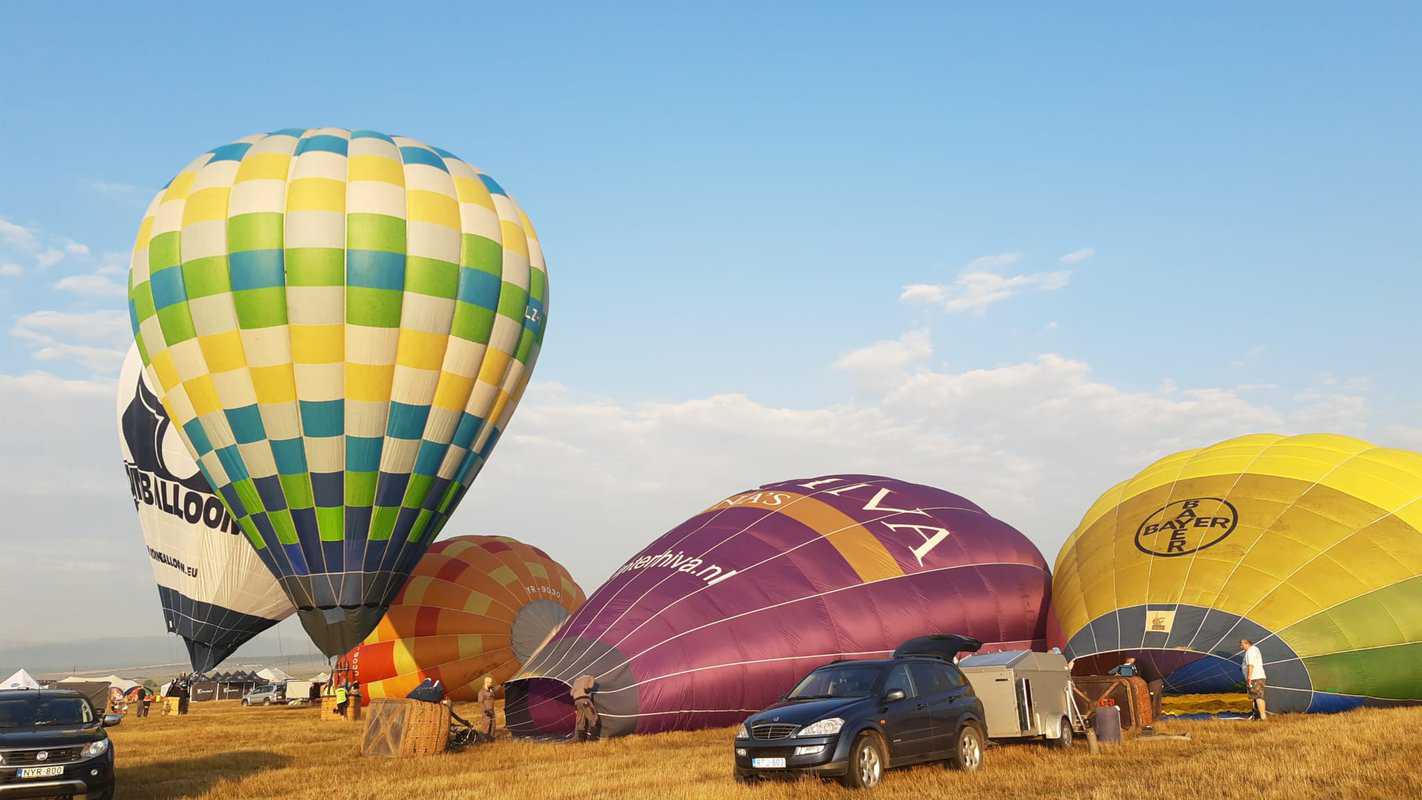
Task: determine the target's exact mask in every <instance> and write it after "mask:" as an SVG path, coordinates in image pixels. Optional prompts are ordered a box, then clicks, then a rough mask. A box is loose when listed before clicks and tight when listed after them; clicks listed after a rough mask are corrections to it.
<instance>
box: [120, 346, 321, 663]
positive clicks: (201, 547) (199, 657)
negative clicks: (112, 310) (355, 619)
mask: <svg viewBox="0 0 1422 800" xmlns="http://www.w3.org/2000/svg"><path fill="white" fill-rule="evenodd" d="M142 367H143V365H142V364H141V363H139V359H138V350H137V349H136V348H133V347H130V348H129V350H128V356H127V357H126V358H125V359H124V361H123V369H122V371H120V373H119V382H118V424H119V449H120V451H121V452H122V454H123V465H124V471H125V472H126V473H127V476H128V485H129V490H130V491H131V492H132V494H133V504H134V506H135V507H136V508H137V510H138V527H139V529H140V530H141V531H142V532H143V542H144V544H145V545H146V546H147V549H148V557H149V559H150V560H151V562H152V565H153V581H154V582H155V583H157V584H158V599H159V601H160V602H161V603H162V605H163V619H164V621H165V622H166V623H167V625H168V632H169V633H176V634H177V635H179V636H181V637H183V641H184V642H185V643H186V644H187V647H188V656H189V658H190V660H191V661H192V665H193V671H195V672H206V671H208V670H210V669H212V668H213V667H215V666H217V665H218V664H219V663H221V662H222V660H223V659H225V658H227V656H229V655H231V654H232V651H234V650H236V649H237V648H238V647H240V646H241V645H242V644H243V643H244V642H246V641H247V640H248V639H251V638H252V637H253V636H256V635H257V634H258V633H261V632H262V631H264V630H266V629H267V628H269V627H271V626H272V625H275V624H276V623H277V622H279V621H281V620H283V619H286V618H287V617H289V616H291V614H292V612H293V611H295V610H296V609H294V608H292V605H291V601H289V600H287V598H286V594H285V593H283V592H282V590H281V587H280V586H278V585H277V582H276V579H275V578H274V577H272V574H271V572H270V571H269V570H268V569H267V568H266V566H265V565H263V564H262V562H261V560H260V559H259V558H257V554H256V552H255V551H254V550H252V547H251V545H249V544H248V543H247V540H246V539H245V538H243V536H242V534H241V531H240V530H239V529H238V527H237V524H236V523H235V522H234V521H233V520H232V516H231V515H230V514H229V513H228V511H227V509H226V508H225V507H224V506H223V505H222V503H221V502H220V501H219V500H218V499H217V496H216V495H214V494H213V493H212V489H211V487H209V486H208V485H207V481H206V480H204V479H203V477H202V475H201V474H199V472H198V468H197V464H195V463H193V459H192V457H191V456H189V455H188V452H187V450H186V449H185V448H184V447H183V445H182V443H181V442H179V441H178V438H177V435H176V434H175V433H174V431H173V428H172V426H171V425H170V423H169V421H168V418H167V416H166V415H164V413H163V407H162V406H161V405H160V404H159V402H158V398H157V397H156V396H155V395H154V393H153V390H152V388H151V387H150V386H149V385H148V384H147V383H146V378H145V376H144V375H143V369H142Z"/></svg>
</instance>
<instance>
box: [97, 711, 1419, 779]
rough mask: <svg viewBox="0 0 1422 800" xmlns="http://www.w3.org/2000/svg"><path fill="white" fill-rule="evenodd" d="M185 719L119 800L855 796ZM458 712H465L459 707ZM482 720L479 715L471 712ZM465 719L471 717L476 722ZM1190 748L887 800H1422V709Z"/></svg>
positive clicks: (1223, 737)
mask: <svg viewBox="0 0 1422 800" xmlns="http://www.w3.org/2000/svg"><path fill="white" fill-rule="evenodd" d="M193 709H194V712H193V713H192V714H191V715H189V716H187V717H182V718H179V717H160V716H156V715H155V716H152V717H149V718H147V719H134V718H129V719H126V720H125V721H124V723H123V724H122V725H121V726H119V727H117V728H113V729H111V733H112V735H113V738H114V743H115V746H116V750H117V754H118V775H119V781H120V788H119V794H120V797H122V798H124V800H136V798H164V799H166V798H208V799H210V800H217V798H225V799H229V800H255V799H256V798H311V799H312V800H315V799H316V798H319V799H320V800H333V798H361V799H363V798H380V800H415V798H508V799H509V800H548V799H551V798H588V799H589V800H591V799H592V798H596V799H597V800H610V799H611V798H655V799H656V800H676V799H679V798H691V799H693V800H740V799H742V798H744V799H745V800H789V799H790V798H796V799H797V800H801V799H804V798H830V797H850V796H854V793H851V792H848V791H847V790H843V789H841V788H839V786H838V785H836V784H831V783H822V782H819V781H813V780H805V781H793V782H767V783H763V784H759V785H755V786H749V787H743V786H739V785H737V784H736V783H734V782H733V781H732V780H731V778H730V760H729V759H730V754H729V748H730V738H731V736H732V733H733V731H731V730H729V729H722V730H712V731H700V732H697V733H676V734H663V735H660V736H642V737H627V738H623V739H617V740H612V741H605V742H596V743H592V744H584V745H576V744H570V743H538V742H523V741H514V740H510V739H508V738H507V734H503V733H502V731H501V738H500V739H499V741H497V742H495V743H493V744H489V745H483V746H479V747H474V748H471V749H469V750H466V751H464V752H461V753H454V754H446V755H441V756H435V757H431V758H424V759H408V760H390V759H367V758H362V757H361V756H360V753H359V749H360V728H359V723H357V724H354V725H348V724H344V723H339V722H322V721H320V720H318V719H317V712H316V711H314V710H311V709H286V708H271V709H267V708H250V709H248V708H242V707H241V706H239V705H237V704H235V703H232V702H227V703H208V704H197V703H194V704H193ZM461 710H462V711H463V710H465V709H461ZM467 710H468V711H470V712H472V711H473V709H472V708H471V709H467ZM465 716H466V717H467V716H472V713H471V714H465ZM1160 727H1161V728H1162V730H1163V731H1164V732H1170V733H1185V734H1189V736H1190V737H1191V738H1190V741H1188V742H1185V741H1157V742H1146V741H1139V740H1137V741H1129V742H1127V743H1126V744H1124V745H1122V746H1119V747H1115V748H1111V749H1109V750H1107V751H1106V752H1103V753H1101V754H1100V755H1096V756H1092V755H1090V754H1089V753H1088V751H1087V748H1086V746H1085V743H1084V742H1082V741H1080V740H1078V745H1079V746H1078V747H1074V748H1072V749H1071V750H1069V751H1057V750H1053V749H1050V748H1048V747H1046V746H1042V745H1036V744H1014V745H1005V746H1000V747H994V748H992V749H990V750H989V751H988V753H987V757H986V761H985V764H984V768H983V770H982V771H981V772H979V773H977V774H975V775H970V776H965V775H961V774H958V773H955V772H953V771H951V770H948V769H946V768H943V767H939V766H925V767H917V768H913V769H908V770H898V771H892V772H890V773H888V775H887V776H886V778H885V780H884V783H883V784H881V785H880V787H879V788H878V789H877V790H875V791H874V792H873V795H874V796H877V797H881V798H899V797H903V798H913V800H923V799H924V798H934V797H972V798H982V799H983V800H990V799H991V798H1004V799H1006V798H1011V800H1021V799H1022V798H1035V797H1060V798H1092V800H1097V799H1099V800H1107V799H1108V798H1109V799H1111V800H1115V798H1132V799H1133V800H1134V799H1138V800H1147V799H1148V800H1158V799H1160V800H1163V799H1165V798H1189V799H1190V800H1200V798H1210V800H1216V799H1220V800H1223V799H1225V798H1239V799H1240V800H1246V799H1248V800H1253V798H1259V797H1278V798H1290V800H1297V799H1298V798H1312V797H1327V798H1359V797H1422V771H1419V770H1418V769H1417V768H1416V766H1417V764H1419V763H1422V739H1419V737H1417V736H1416V735H1415V733H1414V731H1415V729H1417V728H1418V727H1422V708H1417V709H1397V710H1386V711H1384V710H1367V711H1357V712H1353V713H1349V714H1342V715H1336V716H1312V717H1305V716H1287V717H1277V718H1275V719H1273V720H1271V721H1270V722H1269V723H1267V724H1264V723H1256V722H1242V721H1237V722H1228V721H1218V720H1208V721H1178V722H1173V721H1168V722H1166V723H1165V724H1164V725H1162V726H1160Z"/></svg>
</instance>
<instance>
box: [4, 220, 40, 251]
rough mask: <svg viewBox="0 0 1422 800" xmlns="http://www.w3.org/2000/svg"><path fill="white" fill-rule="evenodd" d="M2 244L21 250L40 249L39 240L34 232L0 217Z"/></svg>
mask: <svg viewBox="0 0 1422 800" xmlns="http://www.w3.org/2000/svg"><path fill="white" fill-rule="evenodd" d="M0 242H4V243H5V244H8V245H10V246H11V247H18V248H20V249H21V250H37V249H39V239H38V237H36V236H35V232H34V231H33V230H31V229H29V228H26V227H25V226H23V225H20V224H18V223H14V222H11V221H10V220H8V219H5V218H4V217H0Z"/></svg>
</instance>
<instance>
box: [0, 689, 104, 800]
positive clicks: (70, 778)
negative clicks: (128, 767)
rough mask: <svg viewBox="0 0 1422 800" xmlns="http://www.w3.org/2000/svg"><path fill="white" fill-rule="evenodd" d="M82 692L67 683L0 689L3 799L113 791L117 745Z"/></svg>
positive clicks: (92, 796)
mask: <svg viewBox="0 0 1422 800" xmlns="http://www.w3.org/2000/svg"><path fill="white" fill-rule="evenodd" d="M122 719H123V718H122V717H120V716H118V715H117V714H110V715H108V716H100V715H99V714H98V713H97V712H96V711H95V710H94V707H93V706H91V705H89V701H88V700H87V699H86V698H85V697H84V695H82V694H79V693H78V692H75V691H71V690H68V689H8V690H5V691H0V800H10V798H17V797H52V796H55V795H61V796H67V795H78V794H83V795H86V796H87V797H88V798H89V800H110V798H112V797H113V795H114V748H113V746H112V745H110V744H109V736H108V734H107V733H105V732H104V728H107V727H110V726H112V725H117V724H119V722H120V721H121V720H122Z"/></svg>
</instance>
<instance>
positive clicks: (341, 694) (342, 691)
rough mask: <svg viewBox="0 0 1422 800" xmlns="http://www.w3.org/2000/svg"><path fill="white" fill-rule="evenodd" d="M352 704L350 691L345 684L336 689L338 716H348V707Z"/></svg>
mask: <svg viewBox="0 0 1422 800" xmlns="http://www.w3.org/2000/svg"><path fill="white" fill-rule="evenodd" d="M349 702H350V691H349V690H347V689H346V685H345V684H341V685H340V686H337V687H336V715H337V716H340V717H344V716H345V715H346V705H347V704H348V703H349Z"/></svg>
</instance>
